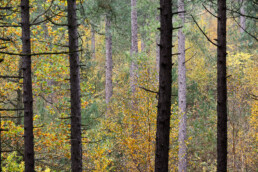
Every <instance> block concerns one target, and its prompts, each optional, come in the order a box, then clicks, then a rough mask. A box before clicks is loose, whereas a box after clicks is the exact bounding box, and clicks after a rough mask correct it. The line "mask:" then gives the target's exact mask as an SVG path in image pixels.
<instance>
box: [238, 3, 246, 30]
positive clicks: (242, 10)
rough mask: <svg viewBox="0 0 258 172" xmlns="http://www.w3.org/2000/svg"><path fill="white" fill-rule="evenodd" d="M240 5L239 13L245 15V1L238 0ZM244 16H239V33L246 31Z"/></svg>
mask: <svg viewBox="0 0 258 172" xmlns="http://www.w3.org/2000/svg"><path fill="white" fill-rule="evenodd" d="M239 1H240V4H241V8H240V13H241V14H243V15H245V0H239ZM245 20H246V19H245V16H242V15H240V26H241V27H240V33H244V32H245V31H244V30H245V29H246V25H245Z"/></svg>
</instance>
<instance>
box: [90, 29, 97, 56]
mask: <svg viewBox="0 0 258 172" xmlns="http://www.w3.org/2000/svg"><path fill="white" fill-rule="evenodd" d="M95 44H96V43H95V30H94V28H91V53H92V59H95V58H96V49H95V47H96V46H95Z"/></svg>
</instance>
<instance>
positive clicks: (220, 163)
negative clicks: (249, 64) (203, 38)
mask: <svg viewBox="0 0 258 172" xmlns="http://www.w3.org/2000/svg"><path fill="white" fill-rule="evenodd" d="M217 4H218V28H217V29H218V30H217V37H218V47H217V56H218V57H217V115H218V119H217V171H218V172H226V171H227V70H226V68H227V66H226V61H227V60H226V59H227V58H226V57H227V52H226V50H227V48H226V45H227V43H226V40H227V39H226V34H227V31H226V23H227V14H226V0H218V1H217Z"/></svg>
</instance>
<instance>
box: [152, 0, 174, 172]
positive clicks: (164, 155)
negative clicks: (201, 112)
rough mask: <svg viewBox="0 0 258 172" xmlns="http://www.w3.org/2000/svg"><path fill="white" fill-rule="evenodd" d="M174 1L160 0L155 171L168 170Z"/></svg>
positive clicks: (163, 171)
mask: <svg viewBox="0 0 258 172" xmlns="http://www.w3.org/2000/svg"><path fill="white" fill-rule="evenodd" d="M171 9H172V3H171V0H160V22H161V24H160V31H161V34H160V73H159V99H158V117H157V133H156V152H155V171H156V172H167V171H168V155H169V130H170V116H171V85H172V71H171V70H172V57H171V54H172V10H171Z"/></svg>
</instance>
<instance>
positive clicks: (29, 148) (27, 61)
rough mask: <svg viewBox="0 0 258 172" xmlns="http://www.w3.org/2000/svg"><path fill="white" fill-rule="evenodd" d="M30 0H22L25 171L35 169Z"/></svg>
mask: <svg viewBox="0 0 258 172" xmlns="http://www.w3.org/2000/svg"><path fill="white" fill-rule="evenodd" d="M29 9H30V7H29V0H21V19H22V21H21V26H22V53H23V54H27V55H23V56H22V62H23V66H22V69H23V77H24V78H23V102H24V145H25V149H24V160H25V171H26V172H33V171H34V143H33V139H34V136H33V95H32V79H31V55H30V54H31V41H30V12H29Z"/></svg>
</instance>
